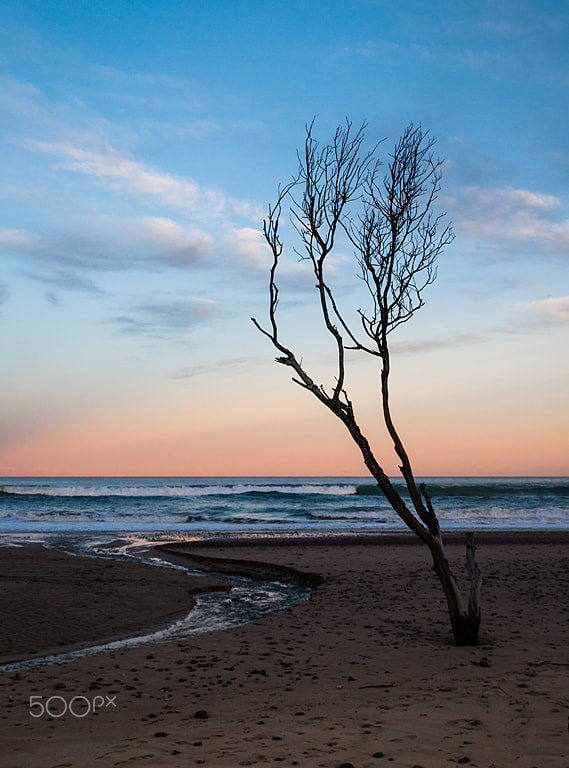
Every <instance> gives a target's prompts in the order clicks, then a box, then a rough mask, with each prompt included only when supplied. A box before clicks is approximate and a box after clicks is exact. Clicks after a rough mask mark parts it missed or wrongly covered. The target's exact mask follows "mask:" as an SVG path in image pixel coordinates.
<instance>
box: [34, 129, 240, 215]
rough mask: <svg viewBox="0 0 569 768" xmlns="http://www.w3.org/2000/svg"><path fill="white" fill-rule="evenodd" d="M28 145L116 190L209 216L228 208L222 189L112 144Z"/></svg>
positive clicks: (38, 142)
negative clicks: (208, 186)
mask: <svg viewBox="0 0 569 768" xmlns="http://www.w3.org/2000/svg"><path fill="white" fill-rule="evenodd" d="M25 144H26V146H27V147H28V148H29V149H31V150H34V151H37V152H46V153H48V154H52V155H56V156H58V157H61V158H63V162H61V163H60V164H59V166H58V167H60V168H65V169H67V170H70V171H77V172H80V173H85V174H87V175H89V176H94V177H96V178H97V179H99V180H100V181H103V182H105V183H107V184H108V185H109V186H110V187H112V188H114V189H120V190H124V191H127V192H129V193H131V194H135V195H143V196H148V197H151V198H152V199H153V200H154V201H157V202H159V203H160V204H161V205H165V206H166V205H168V206H173V207H175V208H178V209H183V210H185V211H186V212H189V213H192V214H193V215H197V216H203V217H207V218H211V217H212V216H213V217H215V216H219V215H220V214H221V212H222V211H223V209H224V208H225V195H224V194H223V192H221V191H219V190H214V189H206V188H203V187H200V185H199V184H198V183H197V182H196V181H194V180H193V179H190V178H181V177H176V176H173V175H172V174H169V173H165V172H163V171H159V170H156V169H154V168H151V167H149V166H147V165H145V164H144V163H141V162H139V161H137V160H135V159H134V158H132V157H131V156H130V155H128V154H126V153H124V152H119V151H118V150H116V149H114V148H113V147H110V146H105V147H102V148H100V149H88V148H84V147H81V146H78V145H76V144H73V143H71V142H47V141H36V140H33V139H28V140H27V141H26V142H25Z"/></svg>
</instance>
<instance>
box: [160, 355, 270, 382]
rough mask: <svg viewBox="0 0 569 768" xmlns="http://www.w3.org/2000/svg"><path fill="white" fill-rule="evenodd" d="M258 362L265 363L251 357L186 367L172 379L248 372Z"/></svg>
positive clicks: (262, 359)
mask: <svg viewBox="0 0 569 768" xmlns="http://www.w3.org/2000/svg"><path fill="white" fill-rule="evenodd" d="M259 362H265V359H264V358H256V359H254V358H251V357H231V358H227V359H225V360H216V361H215V362H213V363H202V364H200V365H188V366H186V367H185V368H181V369H180V370H179V371H176V372H175V373H173V374H172V376H171V377H170V378H172V379H192V378H194V376H202V375H204V374H208V373H217V372H218V371H224V372H227V371H228V370H231V371H241V370H245V369H247V370H249V369H250V368H252V367H253V365H256V364H257V363H259Z"/></svg>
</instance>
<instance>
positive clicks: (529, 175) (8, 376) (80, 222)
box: [0, 0, 569, 476]
mask: <svg viewBox="0 0 569 768" xmlns="http://www.w3.org/2000/svg"><path fill="white" fill-rule="evenodd" d="M568 37H569V8H568V7H567V4H566V3H565V2H562V1H561V0H558V1H555V0H544V1H542V2H539V3H538V2H535V1H530V2H527V1H526V2H525V1H524V0H516V1H515V2H514V1H513V0H511V1H510V0H494V1H492V2H487V1H484V0H482V1H481V2H476V3H474V2H464V1H461V0H453V1H452V2H450V1H447V0H434V2H432V3H424V2H419V0H409V1H408V2H405V3H393V2H391V0H390V1H389V2H387V1H386V0H342V1H341V2H339V1H338V0H327V2H325V3H324V2H322V0H312V2H311V3H305V2H300V0H287V2H275V1H273V2H270V1H269V2H267V1H264V2H258V1H257V0H252V1H251V2H246V1H245V0H242V1H241V2H221V1H220V0H210V2H208V3H204V2H197V1H194V0H185V1H184V2H182V1H181V0H161V2H157V1H156V0H154V1H153V2H149V1H148V0H138V1H137V2H136V3H133V2H127V1H126V0H113V2H112V3H111V2H108V1H107V0H99V1H98V2H96V3H87V2H83V1H81V0H73V2H72V1H71V0H68V1H67V2H62V1H60V0H53V2H49V3H46V2H45V0H37V1H32V0H21V1H20V2H12V1H11V0H7V2H4V3H3V4H2V7H1V10H0V156H1V167H2V174H1V176H0V197H1V205H0V361H1V365H0V393H1V396H0V475H4V476H20V475H21V476H28V475H29V476H34V475H37V476H41V475H61V476H75V475H78V476H81V475H95V476H96V475H118V476H121V475H126V476H128V475H162V476H168V475H172V476H176V475H178V476H180V475H181V476H186V475H188V476H191V475H222V476H225V475H228V476H229V475H285V476H286V475H306V476H310V475H363V474H365V468H364V467H363V464H362V461H361V457H360V456H359V455H358V453H357V450H356V449H355V447H354V446H353V445H352V444H351V443H350V439H349V436H348V435H347V434H346V433H345V430H344V428H343V426H342V425H341V424H339V423H337V422H335V420H334V417H333V416H332V415H331V414H330V413H328V412H327V411H326V410H325V409H324V408H323V407H322V406H321V405H320V404H319V403H318V402H316V401H315V400H314V399H313V398H312V397H311V396H310V395H309V394H308V393H306V392H304V391H302V390H301V389H300V388H299V387H298V386H296V385H295V384H294V383H292V382H291V377H290V372H289V371H288V370H287V369H286V368H284V367H283V366H279V365H278V364H277V363H275V362H274V350H273V349H272V347H271V345H270V342H269V341H268V340H267V339H266V338H264V337H263V336H262V335H261V334H260V333H259V332H258V331H257V330H256V329H255V328H254V326H253V324H252V323H251V319H250V318H251V317H252V316H254V317H256V318H258V319H259V321H260V322H264V321H266V312H267V276H268V268H269V264H270V259H269V254H268V251H267V248H266V246H265V245H264V243H263V238H262V234H261V227H262V221H263V217H264V216H265V215H266V211H267V207H268V205H269V204H270V203H271V202H274V200H275V197H276V194H277V190H278V188H279V185H280V184H285V183H286V182H288V181H289V180H290V178H291V177H292V176H293V174H294V173H295V172H296V169H297V157H296V152H297V150H298V149H299V148H301V147H302V146H303V143H304V137H305V126H306V124H307V123H310V122H311V121H312V120H313V119H315V127H314V132H315V135H316V136H317V138H318V139H319V140H320V141H321V142H323V143H326V142H327V141H328V140H329V139H330V138H331V136H332V135H333V133H334V130H335V128H336V126H337V125H339V124H342V123H344V122H345V120H346V119H348V120H350V121H352V122H353V124H354V125H355V126H359V125H361V124H362V123H363V122H364V121H366V122H367V133H366V141H368V142H369V146H371V145H373V144H375V143H376V142H378V141H383V143H382V144H381V145H380V151H381V153H382V156H383V157H384V158H385V157H387V156H388V153H389V151H390V147H392V146H393V144H394V142H395V141H396V140H397V138H398V137H399V135H400V134H401V133H402V131H403V130H404V129H405V127H406V126H407V125H408V124H409V123H411V122H412V123H413V124H415V125H417V124H421V125H422V126H423V128H424V129H425V130H429V131H430V132H431V135H432V136H434V137H436V140H437V145H436V152H437V156H439V157H440V158H442V159H444V165H443V177H442V189H441V193H440V196H439V200H438V201H437V204H438V205H439V207H440V211H444V212H446V215H447V221H449V222H452V225H453V229H454V233H455V240H454V242H453V243H452V244H451V245H449V246H448V247H447V248H446V250H445V252H444V253H443V254H442V255H441V257H440V259H439V265H438V278H437V281H436V282H435V284H434V285H432V286H430V287H429V289H428V291H427V293H426V295H425V302H426V303H425V307H424V308H423V309H421V311H420V312H418V313H417V315H416V316H415V317H414V318H413V319H412V320H411V321H410V322H409V323H407V324H406V325H405V326H403V327H401V328H400V329H399V331H398V332H396V333H395V334H394V335H393V336H392V355H393V359H392V384H391V391H392V409H393V415H394V419H395V422H396V424H397V426H398V428H399V431H400V433H401V436H402V437H403V440H404V443H405V445H406V447H407V449H408V452H409V454H410V457H411V461H412V464H413V466H414V469H415V472H416V473H417V474H418V475H425V476H428V475H466V476H470V475H474V476H476V475H490V476H493V475H496V476H500V475H553V476H555V475H560V476H565V475H569V437H568V435H569V395H568V392H569V387H568V383H569V363H568V360H569V355H568V354H567V352H568V350H569V344H568V342H569V258H568V257H569V133H568V131H567V116H568V114H569V112H568V95H569V49H568V47H567V39H568ZM282 231H283V237H284V238H285V246H286V247H285V256H286V258H287V261H286V263H285V264H284V265H283V272H282V282H281V284H280V288H281V299H282V303H281V312H280V315H279V320H280V327H281V335H282V340H283V341H284V342H285V343H286V344H287V345H288V346H290V347H291V348H293V349H295V350H297V351H298V353H299V355H300V356H302V359H303V361H304V364H305V366H306V368H307V370H308V371H309V372H310V373H312V374H314V376H315V377H317V378H319V380H321V381H322V383H324V384H325V385H327V386H329V385H330V383H332V384H333V382H334V371H335V369H334V349H333V346H332V345H331V340H330V339H329V338H327V337H326V336H325V334H323V333H322V329H321V324H320V322H319V319H318V317H317V315H316V314H315V313H314V312H313V310H312V306H313V302H314V299H315V292H314V289H313V285H312V282H311V280H310V275H309V274H308V273H307V269H306V264H305V262H299V261H298V258H297V256H296V255H295V252H294V250H293V236H294V231H293V229H292V227H291V226H290V224H289V223H288V221H287V219H286V217H284V219H283V230H282ZM333 267H334V275H333V279H334V281H335V285H336V286H337V289H338V296H339V297H340V299H341V301H342V306H345V307H347V308H352V309H354V310H355V309H357V308H358V304H357V302H358V301H359V296H360V294H359V288H358V285H359V283H358V278H357V267H356V265H355V264H354V262H353V255H352V253H351V252H350V249H349V247H347V245H346V244H345V243H344V244H342V243H340V250H339V252H338V253H337V254H336V255H335V257H334V262H333ZM347 311H349V310H347ZM350 363H351V365H350V373H349V385H350V394H351V397H352V400H353V402H354V405H355V407H356V413H357V414H358V418H360V419H361V423H362V428H363V429H364V432H366V434H368V435H369V437H370V440H371V441H372V442H373V445H374V447H375V450H376V454H377V458H378V460H379V462H380V464H382V466H383V467H384V469H385V471H386V472H388V473H390V474H396V473H397V461H396V459H395V458H394V456H393V450H392V447H391V445H390V442H389V440H388V439H387V437H386V435H385V430H384V428H383V427H382V422H381V414H380V411H379V399H378V371H377V369H376V368H375V366H374V364H373V361H360V360H358V359H350Z"/></svg>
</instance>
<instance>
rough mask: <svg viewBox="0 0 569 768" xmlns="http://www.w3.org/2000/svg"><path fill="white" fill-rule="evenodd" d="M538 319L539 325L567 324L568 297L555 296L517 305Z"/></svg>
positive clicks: (568, 318) (568, 320)
mask: <svg viewBox="0 0 569 768" xmlns="http://www.w3.org/2000/svg"><path fill="white" fill-rule="evenodd" d="M518 308H519V309H522V310H525V311H529V312H530V313H531V314H532V315H534V316H537V318H539V321H540V324H541V325H547V326H551V325H567V324H569V296H555V297H550V298H548V299H542V300H540V301H528V302H525V303H523V304H519V305H518Z"/></svg>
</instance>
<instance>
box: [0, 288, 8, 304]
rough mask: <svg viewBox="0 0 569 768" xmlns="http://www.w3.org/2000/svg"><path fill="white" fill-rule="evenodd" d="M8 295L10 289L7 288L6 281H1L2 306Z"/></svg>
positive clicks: (0, 295) (0, 299)
mask: <svg viewBox="0 0 569 768" xmlns="http://www.w3.org/2000/svg"><path fill="white" fill-rule="evenodd" d="M7 296H8V291H7V289H6V286H5V285H4V283H0V307H1V306H2V304H4V302H5V301H6V297H7Z"/></svg>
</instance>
